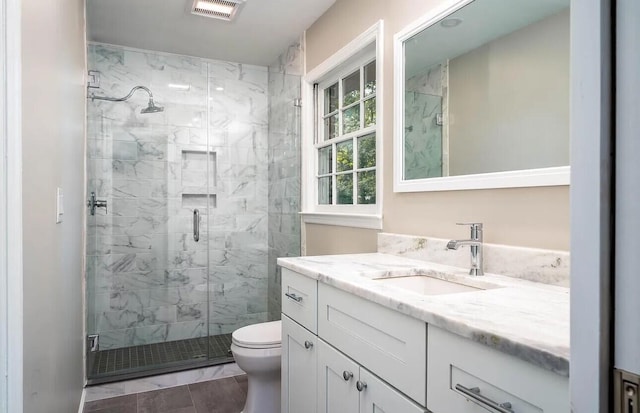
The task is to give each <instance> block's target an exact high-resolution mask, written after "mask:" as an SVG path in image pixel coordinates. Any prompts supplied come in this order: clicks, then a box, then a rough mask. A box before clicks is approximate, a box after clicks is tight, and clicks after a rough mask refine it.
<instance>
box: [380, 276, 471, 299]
mask: <svg viewBox="0 0 640 413" xmlns="http://www.w3.org/2000/svg"><path fill="white" fill-rule="evenodd" d="M375 281H376V282H379V283H382V284H384V285H390V286H394V287H397V288H400V289H402V290H407V291H410V292H412V293H416V294H422V295H440V294H455V293H466V292H471V291H481V290H483V288H478V287H471V286H468V285H464V284H459V283H455V282H451V281H445V280H441V279H438V278H433V277H427V276H424V275H414V276H408V277H389V278H376V279H375Z"/></svg>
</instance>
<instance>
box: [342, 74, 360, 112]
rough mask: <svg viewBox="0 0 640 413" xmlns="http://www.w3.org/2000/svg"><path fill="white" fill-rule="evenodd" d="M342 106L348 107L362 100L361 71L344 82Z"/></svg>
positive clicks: (346, 78)
mask: <svg viewBox="0 0 640 413" xmlns="http://www.w3.org/2000/svg"><path fill="white" fill-rule="evenodd" d="M342 96H343V98H342V105H343V106H347V105H350V104H352V103H353V102H357V101H358V100H360V71H359V70H358V71H357V72H355V73H352V74H350V75H349V76H347V77H345V78H344V79H343V80H342Z"/></svg>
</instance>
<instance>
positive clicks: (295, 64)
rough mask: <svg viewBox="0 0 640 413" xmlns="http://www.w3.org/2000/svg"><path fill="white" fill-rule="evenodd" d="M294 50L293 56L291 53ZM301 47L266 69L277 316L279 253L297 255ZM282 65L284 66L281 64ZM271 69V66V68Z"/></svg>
mask: <svg viewBox="0 0 640 413" xmlns="http://www.w3.org/2000/svg"><path fill="white" fill-rule="evenodd" d="M292 53H293V56H291V54H292ZM299 53H300V49H296V48H290V49H289V55H288V56H283V57H282V58H281V61H284V62H287V63H289V64H288V65H278V66H276V68H277V69H280V70H270V72H269V99H270V102H269V108H270V110H269V149H268V164H269V184H268V186H269V238H268V239H269V241H268V242H269V258H268V264H269V267H268V303H267V307H268V313H269V314H268V315H269V320H279V319H280V314H281V309H282V308H281V302H280V298H281V289H282V287H281V277H280V269H279V268H278V266H277V259H278V258H279V257H297V256H300V215H299V213H300V171H301V159H300V158H301V148H300V130H301V128H300V125H301V122H300V115H301V113H300V112H301V111H300V107H299V104H298V102H299V100H298V99H299V98H300V93H301V83H300V82H301V76H300V75H299V73H302V67H301V61H300V59H299V58H296V57H295V56H299ZM283 66H284V68H285V70H284V71H283V70H282V69H281V68H282V67H283ZM270 69H271V68H270Z"/></svg>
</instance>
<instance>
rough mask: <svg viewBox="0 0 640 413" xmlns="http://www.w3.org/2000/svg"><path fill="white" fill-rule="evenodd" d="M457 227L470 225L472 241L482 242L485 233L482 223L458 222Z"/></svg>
mask: <svg viewBox="0 0 640 413" xmlns="http://www.w3.org/2000/svg"><path fill="white" fill-rule="evenodd" d="M456 225H469V227H470V228H471V235H470V237H471V239H472V240H475V241H480V242H482V233H483V232H484V231H483V230H482V222H467V223H462V222H458V223H456Z"/></svg>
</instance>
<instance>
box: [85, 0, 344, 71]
mask: <svg viewBox="0 0 640 413" xmlns="http://www.w3.org/2000/svg"><path fill="white" fill-rule="evenodd" d="M334 2H335V0H247V2H246V3H245V4H244V6H243V7H242V9H241V10H240V12H239V13H238V15H237V16H236V18H235V19H234V21H232V22H226V21H223V20H217V19H211V18H207V17H201V16H195V15H192V14H191V13H190V11H191V6H192V4H193V0H87V32H88V34H87V36H88V38H89V40H90V41H95V42H102V43H110V44H117V45H122V46H129V47H136V48H140V49H148V50H156V51H163V52H170V53H178V54H184V55H190V56H199V57H207V58H211V59H218V60H226V61H232V62H240V63H248V64H256V65H263V66H264V65H268V64H271V63H273V61H274V60H275V59H276V58H277V57H278V55H280V53H282V52H283V51H285V50H286V48H287V46H289V45H290V44H292V43H293V42H294V41H296V40H297V39H298V38H299V37H300V35H301V34H302V32H303V31H304V30H306V29H307V28H309V26H311V24H312V23H313V22H314V21H316V19H318V17H320V16H321V15H322V14H323V13H324V12H325V11H326V10H327V9H328V8H329V7H331V5H332V4H333V3H334Z"/></svg>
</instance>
